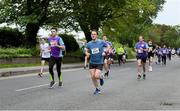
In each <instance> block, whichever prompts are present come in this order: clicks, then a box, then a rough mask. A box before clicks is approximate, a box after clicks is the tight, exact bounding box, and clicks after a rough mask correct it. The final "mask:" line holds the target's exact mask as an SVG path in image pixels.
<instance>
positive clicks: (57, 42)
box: [48, 27, 65, 88]
mask: <svg viewBox="0 0 180 111" xmlns="http://www.w3.org/2000/svg"><path fill="white" fill-rule="evenodd" d="M51 33H52V34H51V36H50V37H49V38H48V42H49V49H50V52H51V57H50V60H49V73H50V79H51V83H50V88H53V87H54V85H55V81H54V72H53V67H54V65H55V64H56V70H57V74H58V79H59V86H62V74H61V62H62V57H63V54H62V52H63V51H64V50H65V45H64V42H63V40H62V38H61V37H59V36H58V35H57V28H54V27H53V28H51Z"/></svg>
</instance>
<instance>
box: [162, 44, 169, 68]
mask: <svg viewBox="0 0 180 111" xmlns="http://www.w3.org/2000/svg"><path fill="white" fill-rule="evenodd" d="M161 53H162V65H166V56H167V54H168V49H167V48H166V45H164V46H163V48H161Z"/></svg>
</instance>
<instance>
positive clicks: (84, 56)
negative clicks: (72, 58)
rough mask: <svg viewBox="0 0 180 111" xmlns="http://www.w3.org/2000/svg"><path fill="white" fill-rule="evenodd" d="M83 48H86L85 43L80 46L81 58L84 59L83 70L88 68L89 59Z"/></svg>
mask: <svg viewBox="0 0 180 111" xmlns="http://www.w3.org/2000/svg"><path fill="white" fill-rule="evenodd" d="M85 46H86V42H85V43H84V45H83V46H82V51H83V58H84V69H86V68H87V67H88V58H89V56H87V55H86V50H87V48H86V47H85Z"/></svg>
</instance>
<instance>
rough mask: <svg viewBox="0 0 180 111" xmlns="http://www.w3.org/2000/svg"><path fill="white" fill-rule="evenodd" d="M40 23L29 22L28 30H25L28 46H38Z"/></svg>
mask: <svg viewBox="0 0 180 111" xmlns="http://www.w3.org/2000/svg"><path fill="white" fill-rule="evenodd" d="M39 28H40V26H39V24H37V23H28V24H27V25H26V30H25V37H26V41H25V43H26V44H25V45H26V46H27V47H28V48H32V47H35V46H36V43H37V38H36V37H37V33H38V31H39Z"/></svg>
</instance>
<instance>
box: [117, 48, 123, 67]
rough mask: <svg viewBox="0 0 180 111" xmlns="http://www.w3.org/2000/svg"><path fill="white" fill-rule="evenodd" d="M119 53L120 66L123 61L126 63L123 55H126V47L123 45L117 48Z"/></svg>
mask: <svg viewBox="0 0 180 111" xmlns="http://www.w3.org/2000/svg"><path fill="white" fill-rule="evenodd" d="M117 55H118V64H119V66H120V65H121V63H123V64H125V61H124V58H125V57H124V58H123V56H125V51H124V48H123V47H122V46H120V47H118V48H117Z"/></svg>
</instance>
